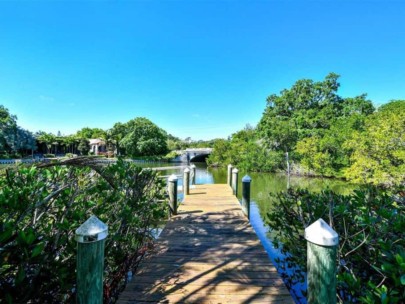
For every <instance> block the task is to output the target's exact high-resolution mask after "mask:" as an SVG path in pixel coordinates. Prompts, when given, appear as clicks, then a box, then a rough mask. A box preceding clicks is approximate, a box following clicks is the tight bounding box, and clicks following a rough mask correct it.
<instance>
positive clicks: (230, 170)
mask: <svg viewBox="0 0 405 304" xmlns="http://www.w3.org/2000/svg"><path fill="white" fill-rule="evenodd" d="M232 168H233V167H232V165H231V164H229V165H228V176H227V182H226V183H227V184H228V185H229V186H230V187H232Z"/></svg>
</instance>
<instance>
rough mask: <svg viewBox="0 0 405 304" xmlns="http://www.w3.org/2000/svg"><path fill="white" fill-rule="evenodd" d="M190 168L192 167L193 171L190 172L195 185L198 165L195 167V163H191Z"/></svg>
mask: <svg viewBox="0 0 405 304" xmlns="http://www.w3.org/2000/svg"><path fill="white" fill-rule="evenodd" d="M190 169H191V172H190V174H191V184H192V185H195V173H196V167H195V165H194V164H191V165H190Z"/></svg>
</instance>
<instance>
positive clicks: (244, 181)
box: [242, 175, 252, 183]
mask: <svg viewBox="0 0 405 304" xmlns="http://www.w3.org/2000/svg"><path fill="white" fill-rule="evenodd" d="M251 181H252V178H251V177H250V176H249V175H245V176H244V177H243V178H242V183H250V182H251Z"/></svg>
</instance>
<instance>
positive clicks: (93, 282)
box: [75, 215, 108, 304]
mask: <svg viewBox="0 0 405 304" xmlns="http://www.w3.org/2000/svg"><path fill="white" fill-rule="evenodd" d="M107 235H108V227H107V225H105V224H104V223H103V222H101V221H100V220H99V219H98V218H97V217H96V216H94V215H92V216H91V217H90V218H89V219H88V220H87V221H86V222H84V223H83V224H82V225H81V226H80V227H79V228H78V229H77V230H76V236H75V239H76V241H77V274H76V275H77V286H76V289H77V294H76V302H77V303H79V304H81V303H83V304H85V303H94V304H98V303H100V304H101V303H103V273H104V244H105V238H106V237H107Z"/></svg>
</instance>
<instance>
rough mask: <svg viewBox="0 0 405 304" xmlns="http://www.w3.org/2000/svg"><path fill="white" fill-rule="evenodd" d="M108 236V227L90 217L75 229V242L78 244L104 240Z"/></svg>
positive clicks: (95, 218) (94, 217)
mask: <svg viewBox="0 0 405 304" xmlns="http://www.w3.org/2000/svg"><path fill="white" fill-rule="evenodd" d="M107 235H108V226H107V225H106V224H104V223H103V222H102V221H100V220H99V219H98V218H97V217H96V216H94V215H92V216H90V218H89V219H88V220H87V221H85V222H84V223H83V224H82V225H81V226H80V227H79V228H77V229H76V236H75V240H76V241H77V242H78V243H93V242H97V241H101V240H104V239H105V238H106V237H107Z"/></svg>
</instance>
